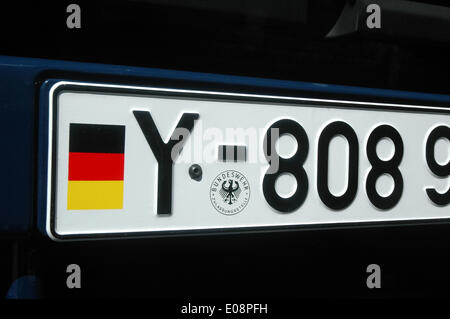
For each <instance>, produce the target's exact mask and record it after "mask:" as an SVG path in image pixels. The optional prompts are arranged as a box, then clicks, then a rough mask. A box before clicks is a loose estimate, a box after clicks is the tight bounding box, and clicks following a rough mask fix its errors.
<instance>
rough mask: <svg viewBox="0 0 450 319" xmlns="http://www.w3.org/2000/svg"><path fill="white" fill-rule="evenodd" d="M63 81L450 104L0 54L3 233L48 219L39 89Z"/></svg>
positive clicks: (407, 95) (381, 92) (431, 98)
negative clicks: (41, 213) (40, 215)
mask: <svg viewBox="0 0 450 319" xmlns="http://www.w3.org/2000/svg"><path fill="white" fill-rule="evenodd" d="M58 79H59V80H79V81H94V80H95V81H96V82H105V83H133V84H135V85H144V86H145V85H152V86H159V87H168V86H170V87H179V88H186V87H189V88H197V89H203V90H207V89H216V90H217V88H220V89H221V90H233V91H241V92H246V93H259V94H261V93H270V94H274V93H277V94H288V95H292V96H305V95H307V96H314V97H323V96H333V97H338V98H343V97H345V98H349V99H352V98H353V99H363V100H382V101H402V102H408V103H414V104H421V105H440V106H446V105H448V104H449V103H450V95H439V94H430V93H418V92H406V91H393V90H386V89H374V88H361V87H350V86H341V85H328V84H319V83H305V82H297V81H284V80H274V79H262V78H252V77H244V76H232V75H217V74H208V73H197V72H188V71H173V70H163V69H153V68H140V67H128V66H117V65H103V64H92V63H78V62H66V61H56V60H43V59H32V58H17V57H7V56H0V135H1V138H0V141H1V142H0V149H1V156H0V167H1V168H2V175H1V176H2V179H1V184H0V185H1V186H0V187H1V189H0V201H1V209H0V236H5V235H6V236H24V235H26V234H30V233H31V232H32V231H34V230H36V229H37V227H36V226H37V224H38V222H37V221H38V220H42V218H38V217H37V212H38V211H43V209H42V208H43V207H45V198H46V195H45V192H46V164H45V163H46V160H47V157H46V156H47V155H46V154H47V145H46V135H47V125H46V124H47V123H46V114H47V112H46V108H47V107H48V106H47V105H46V96H44V95H42V94H40V92H44V91H45V88H46V86H48V85H49V84H50V83H51V81H55V80H58ZM38 208H40V209H38Z"/></svg>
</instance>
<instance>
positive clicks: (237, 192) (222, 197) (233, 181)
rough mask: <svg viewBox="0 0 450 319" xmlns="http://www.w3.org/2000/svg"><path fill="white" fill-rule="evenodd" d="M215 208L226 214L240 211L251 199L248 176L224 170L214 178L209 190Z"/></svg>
mask: <svg viewBox="0 0 450 319" xmlns="http://www.w3.org/2000/svg"><path fill="white" fill-rule="evenodd" d="M209 197H210V199H211V203H212V205H213V206H214V208H215V209H216V210H217V211H218V212H219V213H221V214H224V215H235V214H237V213H240V212H241V211H242V210H243V209H244V208H245V206H247V203H248V201H249V199H250V185H249V183H248V181H247V178H246V177H245V176H244V175H243V174H242V173H239V172H238V171H233V170H227V171H223V172H222V173H220V174H219V175H217V176H216V178H214V180H213V182H212V183H211V188H210V190H209Z"/></svg>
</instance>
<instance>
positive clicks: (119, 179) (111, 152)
mask: <svg viewBox="0 0 450 319" xmlns="http://www.w3.org/2000/svg"><path fill="white" fill-rule="evenodd" d="M69 139H70V140H69V178H68V179H69V181H68V183H69V185H68V190H67V209H68V210H80V209H122V208H123V176H124V148H125V126H123V125H99V124H74V123H72V124H70V137H69Z"/></svg>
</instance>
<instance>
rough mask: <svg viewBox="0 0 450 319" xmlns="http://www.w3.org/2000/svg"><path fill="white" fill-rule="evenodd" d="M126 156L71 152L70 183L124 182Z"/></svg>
mask: <svg viewBox="0 0 450 319" xmlns="http://www.w3.org/2000/svg"><path fill="white" fill-rule="evenodd" d="M123 166H124V154H120V153H78V152H69V180H70V181H120V180H123Z"/></svg>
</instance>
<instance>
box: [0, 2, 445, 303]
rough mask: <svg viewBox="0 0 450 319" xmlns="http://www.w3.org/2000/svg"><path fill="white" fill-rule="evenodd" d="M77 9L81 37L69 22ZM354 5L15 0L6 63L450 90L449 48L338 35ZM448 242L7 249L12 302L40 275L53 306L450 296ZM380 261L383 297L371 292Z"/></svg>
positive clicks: (419, 232) (393, 234)
mask: <svg viewBox="0 0 450 319" xmlns="http://www.w3.org/2000/svg"><path fill="white" fill-rule="evenodd" d="M72 2H75V3H78V4H79V5H80V6H81V12H82V22H81V23H82V29H81V30H77V29H73V30H69V29H67V27H66V17H67V15H68V14H67V13H66V12H65V11H66V10H65V9H66V7H67V5H68V4H69V3H72ZM374 2H376V1H374ZM431 2H432V3H434V4H445V3H446V1H431ZM343 5H344V1H333V0H329V1H327V0H320V1H293V0H289V1H285V2H283V3H281V1H276V0H273V1H269V0H265V1H262V0H260V1H256V0H255V1H250V0H248V1H227V2H224V1H216V2H207V1H194V0H192V1H185V2H183V1H177V0H170V1H169V0H167V1H163V0H148V1H89V2H88V1H70V2H68V1H58V2H55V3H53V2H39V1H35V2H32V3H29V4H28V3H23V2H19V3H9V4H5V5H3V4H2V5H1V7H0V14H1V16H0V54H1V55H11V56H24V57H38V58H49V59H63V60H71V61H84V62H96V63H110V64H120V65H133V66H144V67H156V68H165V69H176V70H189V71H198V72H211V73H220V74H233V75H245V76H255V77H264V78H275V79H285V80H298V81H307V82H319V83H331V84H342V85H355V86H364V87H373V88H387V89H398V90H406V91H419V92H431V93H443V94H450V85H449V83H450V45H449V43H450V39H448V40H449V42H446V41H433V40H430V39H427V38H423V37H422V38H420V39H417V38H414V37H409V38H407V37H387V36H386V37H385V36H379V35H377V36H371V35H370V34H369V35H368V34H351V35H348V36H345V37H339V38H334V39H329V38H326V37H325V35H326V34H327V33H328V31H329V30H330V29H331V28H332V26H333V25H334V23H335V22H336V20H337V18H338V16H339V14H340V12H341V10H342V8H343ZM424 214H426V212H424ZM449 233H450V225H417V226H389V227H377V228H360V229H358V228H356V229H343V230H336V229H334V230H314V231H293V232H284V233H281V232H275V233H265V234H264V233H261V234H241V235H216V236H191V237H176V238H160V239H147V240H144V239H142V240H137V239H133V240H125V241H99V242H79V243H63V244H61V243H53V242H50V241H49V240H47V239H45V238H42V237H41V236H40V235H39V234H32V235H31V236H29V237H25V238H9V239H4V240H1V241H0V251H1V253H0V270H1V275H0V278H1V279H2V280H1V285H0V295H1V296H4V295H5V294H6V292H7V289H8V287H9V285H10V283H11V280H12V278H13V277H16V276H18V275H25V274H34V275H36V276H38V277H39V278H40V279H41V282H42V297H46V298H98V297H100V298H105V297H106V298H108V297H138V298H148V297H150V298H159V297H163V298H176V299H177V300H180V302H183V301H186V303H187V301H188V300H191V299H205V298H206V299H207V298H222V300H224V301H227V302H228V301H229V302H232V301H235V300H238V299H240V298H243V299H246V300H247V299H249V298H250V299H251V300H252V301H256V302H264V301H266V300H274V299H283V298H300V297H301V298H316V297H319V298H324V297H325V298H403V297H439V298H442V297H444V298H447V297H449V296H450V293H449V292H448V288H447V287H448V286H449V284H450V273H449V271H448V269H450V268H449V267H450V261H449V258H448V255H449V250H448V244H449V242H450V241H449V239H450V235H449ZM13 243H15V244H16V246H15V247H16V248H14V249H13ZM71 263H76V264H79V265H80V266H81V269H82V288H81V289H78V290H76V289H73V290H69V289H67V287H66V277H67V274H66V272H65V270H66V267H67V265H68V264H71ZM371 263H376V264H379V265H380V266H381V269H382V289H378V290H369V289H367V287H366V283H365V282H366V277H367V273H366V267H367V265H369V264H371Z"/></svg>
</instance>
